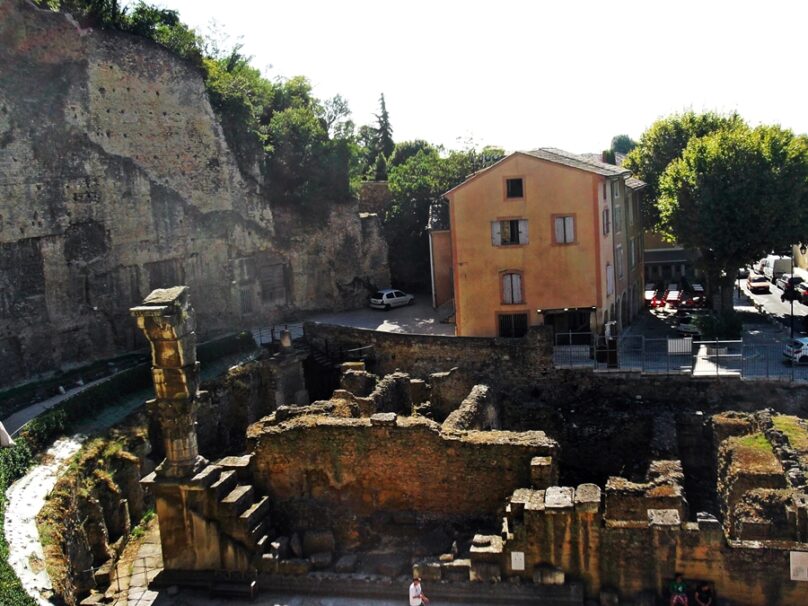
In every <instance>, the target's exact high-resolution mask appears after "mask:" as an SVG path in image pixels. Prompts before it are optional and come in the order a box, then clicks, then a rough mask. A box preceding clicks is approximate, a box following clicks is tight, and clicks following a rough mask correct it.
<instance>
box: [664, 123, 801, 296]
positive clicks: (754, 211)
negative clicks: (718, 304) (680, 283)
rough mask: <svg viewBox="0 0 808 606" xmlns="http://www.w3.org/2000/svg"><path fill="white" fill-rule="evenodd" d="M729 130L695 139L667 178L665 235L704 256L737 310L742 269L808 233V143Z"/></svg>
mask: <svg viewBox="0 0 808 606" xmlns="http://www.w3.org/2000/svg"><path fill="white" fill-rule="evenodd" d="M732 122H733V125H732V126H731V127H729V128H722V129H719V130H715V131H714V132H711V133H709V134H707V135H705V136H702V137H693V138H691V139H690V140H689V142H688V143H687V145H686V147H685V148H684V150H683V152H682V153H681V156H680V157H679V158H677V159H674V160H673V161H672V162H671V163H670V164H669V165H668V166H667V168H666V169H665V171H664V172H663V173H662V175H661V176H660V178H659V181H658V187H659V219H660V221H659V228H660V230H661V231H662V233H663V234H664V235H666V236H668V237H669V238H671V239H675V240H677V241H678V242H680V243H681V244H683V245H684V246H686V247H691V248H694V249H697V250H698V251H699V252H700V253H701V256H702V259H701V263H702V264H703V265H704V268H705V270H706V271H707V275H708V278H709V279H710V281H711V282H712V283H713V285H715V284H718V283H723V284H725V285H727V286H729V287H728V288H724V289H723V292H724V294H725V295H726V296H725V297H724V299H725V300H724V301H723V306H724V307H725V308H729V307H731V306H732V301H731V283H732V280H733V279H734V277H735V272H736V270H737V267H739V266H740V265H743V264H744V263H746V262H748V261H751V260H752V259H754V258H758V257H760V256H762V255H764V254H766V253H767V252H769V251H770V250H772V249H773V248H775V249H776V248H784V247H788V246H790V245H791V244H792V243H794V242H799V241H804V240H805V239H806V234H808V139H806V137H805V136H795V135H794V134H793V133H792V132H791V131H789V130H785V129H782V128H780V127H777V126H760V127H758V128H755V129H750V128H749V127H748V126H746V125H745V124H743V123H742V122H741V121H740V120H739V119H734V118H733V119H732Z"/></svg>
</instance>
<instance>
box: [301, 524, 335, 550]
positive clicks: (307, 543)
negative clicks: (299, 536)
mask: <svg viewBox="0 0 808 606" xmlns="http://www.w3.org/2000/svg"><path fill="white" fill-rule="evenodd" d="M334 546H335V542H334V533H333V532H331V531H330V530H307V531H306V532H305V533H304V534H303V555H305V556H311V555H313V554H315V553H322V552H329V553H330V552H332V551H334Z"/></svg>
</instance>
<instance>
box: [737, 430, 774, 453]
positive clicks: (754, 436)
mask: <svg viewBox="0 0 808 606" xmlns="http://www.w3.org/2000/svg"><path fill="white" fill-rule="evenodd" d="M738 445H739V446H743V447H744V448H751V449H753V450H762V451H765V452H767V453H768V452H772V445H771V444H769V441H768V440H767V439H766V436H764V435H763V434H762V433H750V434H749V435H746V436H741V437H740V438H738Z"/></svg>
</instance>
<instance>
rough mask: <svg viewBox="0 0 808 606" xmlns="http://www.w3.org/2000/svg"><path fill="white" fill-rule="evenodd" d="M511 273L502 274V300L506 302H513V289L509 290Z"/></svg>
mask: <svg viewBox="0 0 808 606" xmlns="http://www.w3.org/2000/svg"><path fill="white" fill-rule="evenodd" d="M512 275H513V274H503V275H502V302H503V303H506V304H511V303H513V295H512V293H513V291H512V290H511V276H512Z"/></svg>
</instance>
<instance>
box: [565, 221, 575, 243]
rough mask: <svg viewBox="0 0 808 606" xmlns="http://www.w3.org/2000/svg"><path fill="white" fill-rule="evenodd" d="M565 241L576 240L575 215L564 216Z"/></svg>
mask: <svg viewBox="0 0 808 606" xmlns="http://www.w3.org/2000/svg"><path fill="white" fill-rule="evenodd" d="M564 231H565V233H566V236H567V239H566V240H564V241H565V242H575V217H564Z"/></svg>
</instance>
